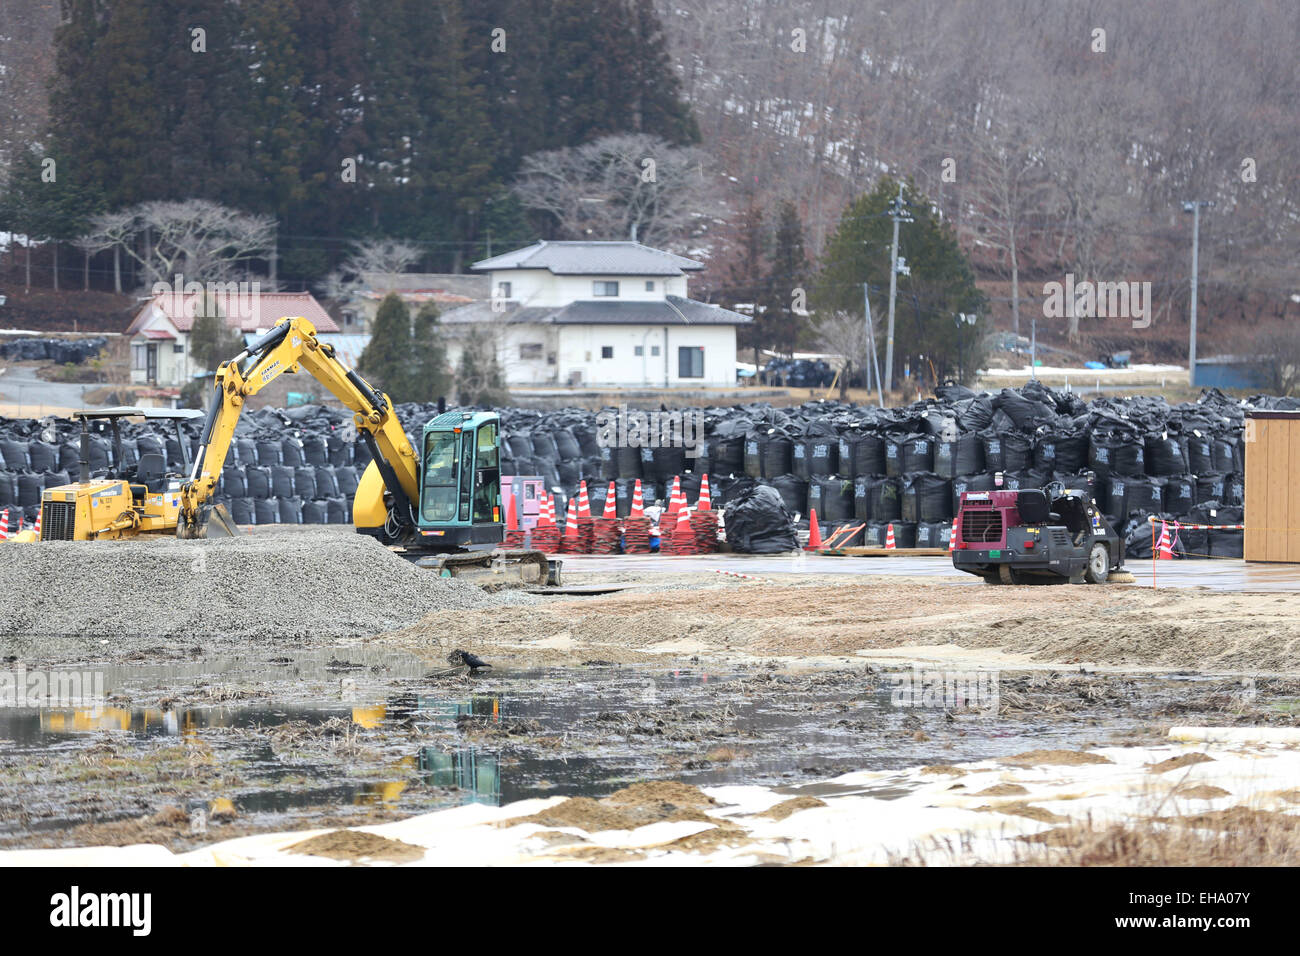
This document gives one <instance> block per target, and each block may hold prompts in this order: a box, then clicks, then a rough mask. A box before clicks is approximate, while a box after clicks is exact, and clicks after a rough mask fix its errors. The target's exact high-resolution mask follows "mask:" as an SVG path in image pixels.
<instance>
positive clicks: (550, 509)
mask: <svg viewBox="0 0 1300 956" xmlns="http://www.w3.org/2000/svg"><path fill="white" fill-rule="evenodd" d="M554 509H555V506H554V505H553V504H552V503H551V496H550V495H549V494H547V493H546V492H545V491H543V492H542V497H541V499H540V500H539V501H538V503H537V527H539V528H554V527H555V510H554Z"/></svg>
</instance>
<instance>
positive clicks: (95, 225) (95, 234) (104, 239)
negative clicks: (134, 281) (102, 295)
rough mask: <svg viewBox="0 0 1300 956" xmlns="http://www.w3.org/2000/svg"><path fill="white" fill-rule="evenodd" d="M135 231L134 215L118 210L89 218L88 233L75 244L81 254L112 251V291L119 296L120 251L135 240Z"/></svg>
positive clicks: (127, 210) (120, 275)
mask: <svg viewBox="0 0 1300 956" xmlns="http://www.w3.org/2000/svg"><path fill="white" fill-rule="evenodd" d="M136 231H137V227H136V214H135V213H134V212H132V211H131V210H129V209H120V210H118V211H117V212H105V213H100V214H98V215H95V216H91V218H90V231H89V232H87V233H86V234H85V235H84V236H82V237H81V238H80V239H79V240H78V241H77V243H76V245H77V247H78V248H79V249H81V250H82V251H83V252H86V251H87V250H88V254H89V255H94V254H95V253H97V252H102V251H104V250H105V249H112V250H113V291H114V292H117V293H119V294H120V293H121V291H122V249H123V248H124V247H125V246H126V245H127V244H128V243H130V242H131V241H132V240H133V239H134V238H135V235H136Z"/></svg>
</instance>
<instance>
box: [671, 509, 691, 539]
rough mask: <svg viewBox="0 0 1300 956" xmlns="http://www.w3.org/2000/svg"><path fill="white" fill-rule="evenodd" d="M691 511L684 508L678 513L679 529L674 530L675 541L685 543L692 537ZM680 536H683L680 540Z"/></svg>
mask: <svg viewBox="0 0 1300 956" xmlns="http://www.w3.org/2000/svg"><path fill="white" fill-rule="evenodd" d="M691 533H692V532H691V509H690V508H682V510H681V511H679V512H677V527H676V528H674V529H673V540H674V541H681V542H685V541H686V540H688V539H689V538H690V536H691ZM678 535H681V537H680V538H679V537H678Z"/></svg>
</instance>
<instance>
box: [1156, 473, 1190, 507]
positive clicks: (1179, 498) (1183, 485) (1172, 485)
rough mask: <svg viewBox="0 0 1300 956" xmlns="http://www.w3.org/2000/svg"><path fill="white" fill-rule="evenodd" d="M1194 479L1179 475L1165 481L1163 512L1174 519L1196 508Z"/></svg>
mask: <svg viewBox="0 0 1300 956" xmlns="http://www.w3.org/2000/svg"><path fill="white" fill-rule="evenodd" d="M1196 501H1197V497H1196V479H1194V478H1193V477H1192V476H1191V475H1180V476H1175V477H1173V478H1169V479H1166V481H1165V497H1164V508H1163V510H1164V512H1165V513H1166V514H1171V515H1174V516H1176V517H1181V516H1183V515H1185V514H1188V513H1189V512H1190V511H1191V510H1192V508H1194V507H1195V506H1196Z"/></svg>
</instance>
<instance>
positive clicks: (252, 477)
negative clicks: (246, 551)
mask: <svg viewBox="0 0 1300 956" xmlns="http://www.w3.org/2000/svg"><path fill="white" fill-rule="evenodd" d="M244 482H245V484H246V486H247V488H248V497H250V498H255V499H258V500H262V499H265V498H271V497H273V495H272V494H271V469H270V468H268V467H266V466H265V465H245V466H244ZM257 523H258V524H262V522H261V521H260V520H259V521H258V522H257Z"/></svg>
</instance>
